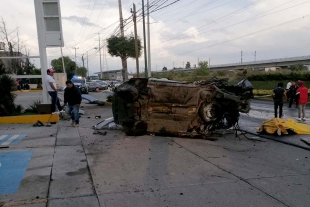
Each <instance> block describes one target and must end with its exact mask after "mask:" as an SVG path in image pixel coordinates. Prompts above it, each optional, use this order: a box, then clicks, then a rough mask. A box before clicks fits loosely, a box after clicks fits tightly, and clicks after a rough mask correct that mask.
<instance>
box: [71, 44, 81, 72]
mask: <svg viewBox="0 0 310 207" xmlns="http://www.w3.org/2000/svg"><path fill="white" fill-rule="evenodd" d="M73 49H74V62H75V74H76V66H77V63H76V50H77V49H80V48H78V47H74V48H73Z"/></svg>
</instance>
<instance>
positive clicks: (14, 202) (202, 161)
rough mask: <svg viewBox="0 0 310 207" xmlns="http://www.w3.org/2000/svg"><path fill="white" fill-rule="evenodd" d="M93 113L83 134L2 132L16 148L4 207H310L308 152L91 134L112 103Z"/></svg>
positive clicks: (3, 159)
mask: <svg viewBox="0 0 310 207" xmlns="http://www.w3.org/2000/svg"><path fill="white" fill-rule="evenodd" d="M83 107H84V110H85V115H83V116H82V117H81V123H80V127H79V128H73V127H71V126H70V121H67V120H61V121H60V122H59V123H57V124H55V125H52V126H51V127H32V126H31V125H27V124H26V125H4V124H2V125H0V139H2V143H3V142H7V144H8V145H9V148H3V149H0V163H2V164H1V165H2V166H1V167H0V206H3V205H4V206H15V207H46V206H48V207H85V206H91V207H133V206H134V207H146V206H147V207H159V206H165V207H166V206H169V207H204V206H208V207H227V206H229V207H249V206H252V207H254V206H255V207H256V206H258V207H260V206H263V207H278V206H279V207H287V206H290V207H308V206H309V203H310V197H309V192H310V190H309V189H310V182H309V179H310V159H309V151H307V150H303V149H300V148H297V147H293V146H290V145H284V144H280V143H277V142H274V141H272V140H261V141H253V140H247V139H244V138H242V139H240V140H239V139H238V138H236V137H235V136H234V135H233V134H229V133H226V134H223V135H222V136H219V138H218V140H217V141H209V140H202V139H185V138H177V137H175V138H172V137H158V136H139V137H128V136H126V135H125V133H123V132H121V131H118V130H106V131H107V134H106V135H105V136H102V135H100V134H93V129H92V128H91V127H92V126H93V125H94V124H96V123H97V122H98V121H100V120H97V119H95V116H96V115H101V116H102V119H105V118H108V117H110V116H111V106H108V105H107V106H93V105H90V104H83ZM253 112H254V111H253ZM102 119H101V120H102ZM7 135H9V136H7ZM22 135H23V136H22ZM9 137H11V138H9ZM12 137H13V138H12ZM13 140H14V141H13ZM15 140H17V141H16V142H15ZM9 142H10V143H9ZM0 145H1V141H0Z"/></svg>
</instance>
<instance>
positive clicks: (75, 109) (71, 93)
mask: <svg viewBox="0 0 310 207" xmlns="http://www.w3.org/2000/svg"><path fill="white" fill-rule="evenodd" d="M66 85H67V87H66V89H65V94H64V99H65V100H64V103H65V106H66V105H67V103H68V105H67V106H66V112H67V114H68V115H69V116H70V117H71V119H72V126H73V127H78V126H79V119H80V115H79V109H80V105H81V102H82V96H81V91H80V89H79V88H77V87H76V86H75V85H74V84H73V83H72V81H67V82H66Z"/></svg>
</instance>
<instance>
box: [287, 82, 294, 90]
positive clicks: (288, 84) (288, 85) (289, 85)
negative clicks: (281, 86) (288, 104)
mask: <svg viewBox="0 0 310 207" xmlns="http://www.w3.org/2000/svg"><path fill="white" fill-rule="evenodd" d="M292 82H293V81H290V82H288V83H287V84H286V90H287V91H288V90H289V89H290V87H291V86H292Z"/></svg>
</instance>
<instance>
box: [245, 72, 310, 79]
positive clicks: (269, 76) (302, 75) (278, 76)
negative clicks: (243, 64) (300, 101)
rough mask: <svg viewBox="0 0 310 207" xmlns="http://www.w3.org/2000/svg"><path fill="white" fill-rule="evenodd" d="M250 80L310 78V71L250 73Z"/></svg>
mask: <svg viewBox="0 0 310 207" xmlns="http://www.w3.org/2000/svg"><path fill="white" fill-rule="evenodd" d="M248 80H250V81H275V80H276V81H284V80H295V81H297V80H303V81H309V80H310V72H307V73H296V72H292V73H287V74H282V73H267V74H258V75H250V76H248Z"/></svg>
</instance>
